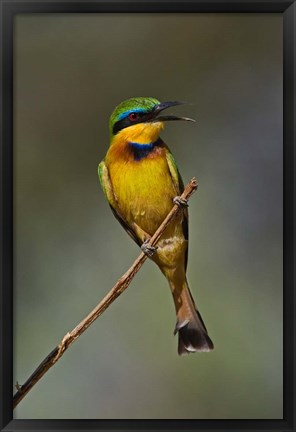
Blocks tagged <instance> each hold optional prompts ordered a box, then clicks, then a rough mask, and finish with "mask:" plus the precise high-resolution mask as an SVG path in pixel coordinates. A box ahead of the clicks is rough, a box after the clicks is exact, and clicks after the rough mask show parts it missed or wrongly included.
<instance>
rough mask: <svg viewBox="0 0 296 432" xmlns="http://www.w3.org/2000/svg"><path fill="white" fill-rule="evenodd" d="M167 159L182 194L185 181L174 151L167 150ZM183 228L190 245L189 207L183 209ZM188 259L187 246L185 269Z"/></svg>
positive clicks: (176, 187)
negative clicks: (173, 153)
mask: <svg viewBox="0 0 296 432" xmlns="http://www.w3.org/2000/svg"><path fill="white" fill-rule="evenodd" d="M166 159H167V163H168V167H169V171H170V174H171V177H172V180H173V183H174V186H175V189H176V191H177V193H178V194H179V195H181V194H182V192H183V191H184V183H183V180H182V177H181V175H180V173H179V170H178V167H177V164H176V161H175V159H174V157H173V155H172V153H170V151H167V152H166ZM182 229H183V234H184V237H185V239H186V240H187V245H188V209H187V208H184V209H183V220H182ZM187 261H188V247H187V250H186V253H185V270H186V268H187Z"/></svg>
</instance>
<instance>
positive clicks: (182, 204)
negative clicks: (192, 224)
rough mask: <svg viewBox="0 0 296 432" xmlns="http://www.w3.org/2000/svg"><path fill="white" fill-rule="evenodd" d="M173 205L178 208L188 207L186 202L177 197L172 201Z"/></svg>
mask: <svg viewBox="0 0 296 432" xmlns="http://www.w3.org/2000/svg"><path fill="white" fill-rule="evenodd" d="M173 203H174V204H177V206H179V207H188V200H187V199H184V198H181V197H179V196H175V198H174V199H173Z"/></svg>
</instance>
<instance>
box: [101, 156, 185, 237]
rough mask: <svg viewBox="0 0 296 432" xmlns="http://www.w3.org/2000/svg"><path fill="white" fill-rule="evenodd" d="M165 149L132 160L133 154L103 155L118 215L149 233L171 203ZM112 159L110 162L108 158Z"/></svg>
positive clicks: (171, 195) (172, 191)
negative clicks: (119, 155)
mask: <svg viewBox="0 0 296 432" xmlns="http://www.w3.org/2000/svg"><path fill="white" fill-rule="evenodd" d="M165 152H166V149H165V148H156V149H155V150H154V151H153V152H151V154H150V155H149V156H147V157H145V158H143V159H141V160H138V161H135V160H134V159H133V157H132V156H131V157H129V158H128V157H126V156H127V153H124V157H117V158H112V152H111V154H109V155H107V157H106V164H107V166H108V170H109V176H110V180H111V183H112V188H113V192H114V195H115V197H116V199H117V203H118V207H119V210H120V213H121V215H122V216H123V217H124V219H126V221H127V222H128V223H129V224H132V223H133V222H135V223H136V224H137V225H139V226H140V227H141V228H142V229H143V230H144V231H146V232H147V233H148V234H150V235H152V234H153V233H154V232H155V231H156V229H157V228H158V226H159V225H160V223H161V222H162V221H163V219H164V218H165V217H166V215H167V213H168V212H169V211H170V210H171V208H172V206H173V201H172V200H173V198H174V196H176V194H177V191H176V190H175V188H174V185H173V182H172V178H171V175H170V172H169V167H168V164H167V160H166V154H165ZM110 159H111V160H112V163H111V161H110Z"/></svg>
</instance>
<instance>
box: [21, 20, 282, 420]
mask: <svg viewBox="0 0 296 432" xmlns="http://www.w3.org/2000/svg"><path fill="white" fill-rule="evenodd" d="M15 25H16V27H15V50H14V53H15V58H14V66H15V70H14V78H15V81H14V83H15V88H14V90H15V93H14V95H15V96H14V97H15V100H14V102H15V104H14V114H15V130H14V157H15V159H14V188H15V189H14V192H15V194H14V199H15V202H14V208H15V221H14V222H15V292H14V314H15V315H14V336H15V337H14V373H15V376H14V381H15V382H16V381H18V382H19V383H23V382H24V381H25V380H26V379H27V378H28V376H29V375H30V374H31V372H32V371H33V370H34V369H35V367H36V366H37V365H38V364H39V362H40V361H41V360H42V359H43V358H44V357H45V356H46V355H47V354H48V353H49V352H50V351H51V349H52V348H54V347H55V346H56V345H57V343H58V342H59V341H60V340H61V338H62V337H63V335H64V334H65V333H66V332H68V331H70V330H72V329H73V328H74V327H75V326H76V324H77V323H78V322H79V321H80V320H81V319H82V318H84V316H85V315H86V314H87V313H88V312H89V311H90V310H91V309H92V308H93V307H94V306H95V305H96V304H97V303H98V302H99V301H100V300H101V298H102V297H103V296H104V295H105V294H106V293H107V292H108V291H109V289H110V288H111V287H112V286H113V285H114V283H115V282H116V281H117V279H118V278H119V277H120V276H121V275H122V274H123V273H124V272H125V271H126V269H127V268H128V267H129V266H130V265H131V263H132V262H133V260H134V259H135V258H136V257H137V255H138V254H139V249H138V247H137V246H136V245H135V244H134V243H133V242H132V240H131V239H130V238H129V237H128V235H127V234H126V233H125V232H124V231H123V229H122V227H121V226H120V225H119V223H118V222H117V221H116V220H115V219H114V217H113V215H112V213H111V211H110V209H109V206H108V205H107V202H106V201H105V199H104V196H103V194H102V192H101V190H100V186H99V181H98V178H97V165H98V162H99V161H100V160H101V159H102V158H103V157H104V155H105V153H106V150H107V147H108V145H109V131H108V119H109V116H110V114H111V112H112V110H113V109H114V107H115V106H116V105H117V104H118V103H119V102H121V101H122V100H124V99H126V98H130V97H133V96H153V97H156V98H158V99H159V100H161V101H166V100H187V101H190V102H192V105H188V106H182V107H177V108H174V109H172V110H171V112H174V113H175V114H180V115H186V116H190V117H193V118H195V119H196V120H197V123H196V124H193V123H192V124H191V123H185V122H184V123H178V122H176V123H175V124H172V123H169V124H167V127H166V130H165V131H164V132H163V134H162V137H163V139H164V140H165V142H166V143H167V144H168V145H169V146H170V148H171V150H172V152H173V154H174V156H175V158H176V160H177V162H178V165H179V168H180V171H181V174H182V176H183V179H184V182H187V181H188V180H189V179H190V178H191V177H193V176H196V177H197V179H198V181H199V185H200V187H199V190H198V192H197V193H196V194H195V195H194V196H193V197H192V199H191V201H190V246H189V262H188V279H189V283H190V286H191V290H192V293H193V295H194V297H195V299H196V301H197V304H198V305H199V308H200V311H201V313H202V316H203V318H204V320H205V322H206V325H207V328H208V331H209V334H210V336H211V337H212V339H213V341H214V343H215V350H214V351H213V352H212V353H202V354H195V355H189V356H183V357H179V356H178V355H177V337H174V336H173V330H174V325H175V311H174V306H173V301H172V298H171V293H170V290H169V287H168V284H167V282H166V280H165V279H164V277H163V275H162V274H161V273H160V271H159V270H158V268H157V267H156V266H155V265H154V264H153V263H151V262H147V263H146V264H145V265H144V267H143V268H142V269H141V271H140V273H139V274H138V275H137V276H136V277H135V279H134V280H133V282H132V284H131V286H130V287H129V289H128V290H127V291H126V292H125V293H124V294H123V295H122V296H121V297H120V298H119V299H117V301H116V302H115V303H114V304H113V305H112V306H111V308H110V309H108V310H107V311H106V312H105V313H104V314H103V315H102V317H100V318H99V319H98V320H97V321H96V322H95V323H94V324H93V325H92V326H91V328H90V329H89V330H88V331H87V332H86V333H85V334H84V335H83V336H82V337H81V338H80V339H79V340H78V341H77V342H76V343H75V344H74V345H73V346H72V347H71V348H70V349H69V350H68V351H67V353H66V354H65V355H64V357H63V358H62V359H61V360H60V361H59V362H58V363H57V364H56V365H55V366H54V367H53V368H52V369H51V370H50V371H49V372H48V373H47V374H46V375H45V376H44V377H43V379H42V380H41V381H40V382H39V383H38V384H37V385H36V387H35V388H34V389H33V390H32V391H31V392H30V393H29V394H28V395H27V397H26V398H25V399H24V400H23V401H22V402H21V403H20V405H19V407H18V408H17V409H16V411H15V416H16V418H24V419H25V418H47V419H49V418H56V419H62V418H74V419H75V418H82V419H86V418H93V419H96V418H98V419H99V418H108V419H109V418H112V419H118V418H135V419H138V418H161V419H162V418H176V419H177V418H196V419H202V418H203V419H225V418H247V419H256V418H281V417H282V342H283V341H282V294H283V292H282V289H283V287H282V253H283V248H282V222H283V220H282V186H283V185H282V177H283V173H282V112H283V110H282V84H283V83H282V16H281V15H279V14H180V15H177V14H84V15H82V14H73V15H64V14H47V15H37V14H32V15H19V16H18V17H17V18H16V22H15Z"/></svg>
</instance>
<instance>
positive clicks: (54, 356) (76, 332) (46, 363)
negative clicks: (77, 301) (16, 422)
mask: <svg viewBox="0 0 296 432" xmlns="http://www.w3.org/2000/svg"><path fill="white" fill-rule="evenodd" d="M196 189H197V182H196V180H195V178H193V179H192V180H191V181H190V182H189V183H188V184H187V186H186V187H185V189H184V192H183V193H182V195H181V198H183V199H185V200H188V199H189V198H190V196H191V195H192V194H193V192H194V191H196ZM179 210H180V207H179V206H178V205H177V204H175V205H174V206H173V208H172V210H171V211H170V212H169V214H168V215H167V217H166V218H165V219H164V221H163V222H162V224H161V225H160V226H159V228H158V229H157V231H156V232H155V233H154V235H153V236H152V237H151V239H150V241H149V243H148V246H154V245H155V244H156V243H157V242H158V240H159V239H160V237H161V235H162V233H163V232H164V230H165V229H166V227H167V226H168V225H169V223H170V222H171V221H172V219H173V218H174V217H175V216H176V214H177V213H178V212H179ZM146 259H147V256H146V255H145V254H144V253H143V252H142V253H141V254H140V255H139V257H138V258H137V259H136V260H135V261H134V263H133V264H132V266H131V267H130V268H129V269H128V271H127V272H126V273H125V274H124V275H123V276H122V277H121V278H120V279H119V280H118V282H117V283H116V285H114V287H113V288H112V289H111V290H110V291H109V293H108V294H107V295H106V296H105V297H104V298H103V300H102V301H101V302H100V303H99V304H98V305H97V306H96V307H95V308H94V309H93V310H92V311H91V312H90V313H89V314H88V315H87V317H86V318H84V320H82V321H81V322H80V323H79V324H78V325H77V326H76V327H75V328H74V329H73V330H72V331H71V332H69V333H67V334H66V335H65V336H64V337H63V339H62V340H61V342H60V344H59V345H58V346H57V347H55V348H54V349H53V350H52V351H51V353H50V354H48V356H47V357H46V358H45V359H44V360H43V361H42V362H41V363H40V365H39V366H38V367H37V369H36V370H35V371H34V372H33V373H32V375H31V376H30V377H29V378H28V379H27V381H26V382H25V383H24V384H23V385H20V384H18V383H17V384H16V388H17V392H16V394H15V395H14V397H13V408H15V407H16V406H17V405H18V404H19V402H20V401H21V400H22V399H23V398H24V397H25V396H26V394H27V393H28V392H29V391H30V390H31V388H32V387H33V386H34V385H35V384H36V383H37V382H38V381H39V380H40V379H41V378H42V377H43V375H44V374H45V373H46V372H47V371H48V369H50V368H51V367H52V366H53V365H54V364H55V363H56V362H57V361H58V360H59V359H60V358H61V357H62V355H63V354H64V352H65V351H66V350H67V349H68V348H69V346H70V345H72V343H73V342H74V341H75V340H76V339H77V338H78V337H79V336H80V335H81V334H82V333H83V332H85V330H86V329H87V328H88V327H89V326H90V325H91V324H92V323H93V322H94V321H95V320H96V319H97V318H98V317H99V316H100V315H101V314H102V313H103V312H104V311H105V310H106V309H107V308H108V307H109V306H110V305H111V303H113V302H114V300H115V299H116V298H117V297H118V296H119V295H120V294H121V293H123V291H124V290H126V288H127V287H128V286H129V284H130V283H131V281H132V279H133V278H134V276H135V275H136V273H137V272H138V271H139V270H140V268H141V267H142V265H143V264H144V262H145V261H146Z"/></svg>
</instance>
